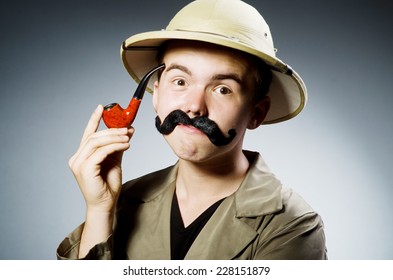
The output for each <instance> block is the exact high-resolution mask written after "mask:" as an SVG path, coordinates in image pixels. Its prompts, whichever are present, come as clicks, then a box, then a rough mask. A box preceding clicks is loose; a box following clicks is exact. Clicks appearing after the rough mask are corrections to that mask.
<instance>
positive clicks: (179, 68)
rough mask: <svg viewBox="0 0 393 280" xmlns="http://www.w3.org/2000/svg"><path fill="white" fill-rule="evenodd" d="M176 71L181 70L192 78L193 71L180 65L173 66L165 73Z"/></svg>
mask: <svg viewBox="0 0 393 280" xmlns="http://www.w3.org/2000/svg"><path fill="white" fill-rule="evenodd" d="M175 69H177V70H180V71H182V72H184V73H186V74H188V75H190V76H192V74H191V71H190V70H189V69H188V68H187V67H186V66H182V65H180V64H172V65H171V66H169V67H168V68H166V69H165V71H166V72H169V71H171V70H175Z"/></svg>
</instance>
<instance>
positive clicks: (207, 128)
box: [156, 110, 236, 146]
mask: <svg viewBox="0 0 393 280" xmlns="http://www.w3.org/2000/svg"><path fill="white" fill-rule="evenodd" d="M180 123H181V124H184V125H191V126H194V127H196V128H197V129H199V130H201V131H202V132H203V133H205V134H206V136H207V137H208V138H209V139H210V141H211V142H212V143H213V144H214V145H216V146H224V145H227V144H229V143H230V142H231V141H232V140H233V138H235V136H236V131H235V129H233V128H232V129H230V130H229V131H228V134H229V136H228V137H226V136H225V135H224V133H222V131H221V130H220V128H219V127H218V125H217V124H216V123H215V122H214V121H212V120H211V119H209V118H207V117H194V118H192V119H191V118H190V117H189V116H188V115H187V114H186V113H184V112H183V111H182V110H175V111H172V112H171V113H169V115H168V116H167V117H166V118H165V119H164V122H162V123H161V120H160V118H159V117H158V116H157V117H156V128H157V130H158V131H159V132H160V133H162V134H164V135H168V134H170V133H171V132H172V131H173V130H174V129H175V127H176V126H177V125H178V124H180Z"/></svg>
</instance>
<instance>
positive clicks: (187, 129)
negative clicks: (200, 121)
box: [177, 123, 205, 135]
mask: <svg viewBox="0 0 393 280" xmlns="http://www.w3.org/2000/svg"><path fill="white" fill-rule="evenodd" d="M177 126H178V127H179V128H180V129H182V130H183V131H184V132H186V133H188V134H203V135H205V133H204V132H203V131H202V130H200V129H198V128H196V127H195V126H192V125H185V124H182V123H179V124H178V125H177Z"/></svg>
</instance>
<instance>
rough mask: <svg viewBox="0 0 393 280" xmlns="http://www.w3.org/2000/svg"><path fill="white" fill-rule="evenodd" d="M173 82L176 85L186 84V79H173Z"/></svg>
mask: <svg viewBox="0 0 393 280" xmlns="http://www.w3.org/2000/svg"><path fill="white" fill-rule="evenodd" d="M172 83H173V84H174V85H176V86H185V85H186V81H185V80H183V79H175V80H173V82H172Z"/></svg>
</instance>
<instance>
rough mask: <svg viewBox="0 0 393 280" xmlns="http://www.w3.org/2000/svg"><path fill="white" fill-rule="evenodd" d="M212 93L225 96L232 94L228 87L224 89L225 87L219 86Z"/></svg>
mask: <svg viewBox="0 0 393 280" xmlns="http://www.w3.org/2000/svg"><path fill="white" fill-rule="evenodd" d="M214 92H216V93H219V94H222V95H226V94H230V93H232V90H231V89H230V88H228V87H225V86H219V87H216V88H215V89H214Z"/></svg>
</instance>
